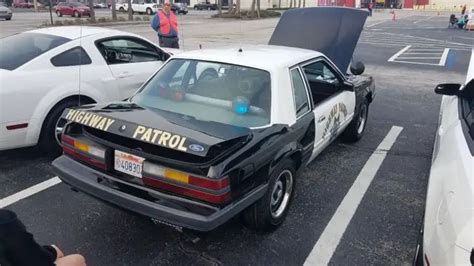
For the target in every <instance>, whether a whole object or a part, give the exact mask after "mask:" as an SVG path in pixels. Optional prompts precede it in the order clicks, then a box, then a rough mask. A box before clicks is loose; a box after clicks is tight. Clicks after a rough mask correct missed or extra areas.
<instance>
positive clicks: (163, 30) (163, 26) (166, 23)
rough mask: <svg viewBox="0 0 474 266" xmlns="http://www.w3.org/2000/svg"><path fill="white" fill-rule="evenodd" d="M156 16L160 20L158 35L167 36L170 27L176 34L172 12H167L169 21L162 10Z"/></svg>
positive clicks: (176, 28)
mask: <svg viewBox="0 0 474 266" xmlns="http://www.w3.org/2000/svg"><path fill="white" fill-rule="evenodd" d="M156 15H157V16H158V18H159V19H160V35H162V36H167V35H169V34H170V31H171V29H170V25H171V27H173V30H174V32H176V34H178V22H176V17H175V16H174V14H173V12H171V11H170V12H169V15H170V16H169V19H168V17H167V16H166V15H165V13H164V12H163V11H162V10H161V11H160V12H158V14H156Z"/></svg>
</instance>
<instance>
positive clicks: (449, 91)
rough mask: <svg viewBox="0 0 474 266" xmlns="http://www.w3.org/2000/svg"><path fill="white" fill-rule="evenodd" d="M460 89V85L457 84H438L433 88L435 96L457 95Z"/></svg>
mask: <svg viewBox="0 0 474 266" xmlns="http://www.w3.org/2000/svg"><path fill="white" fill-rule="evenodd" d="M459 89H461V84H457V83H443V84H439V85H438V86H436V88H435V93H436V94H441V95H450V96H454V95H459V93H460V90H459Z"/></svg>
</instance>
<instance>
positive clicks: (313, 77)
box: [303, 61, 340, 104]
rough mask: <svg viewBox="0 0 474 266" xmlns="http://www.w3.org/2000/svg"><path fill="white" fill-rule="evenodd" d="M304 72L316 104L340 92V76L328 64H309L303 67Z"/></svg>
mask: <svg viewBox="0 0 474 266" xmlns="http://www.w3.org/2000/svg"><path fill="white" fill-rule="evenodd" d="M303 72H304V75H305V77H306V80H307V82H308V85H309V87H310V89H311V95H312V97H313V102H314V103H315V104H318V103H320V102H322V101H324V100H326V99H327V98H329V97H331V96H333V95H335V94H337V93H339V92H340V86H339V80H338V75H337V74H336V71H335V70H334V69H332V67H330V66H329V65H328V64H327V63H325V62H323V61H318V62H314V63H311V64H308V65H306V66H304V67H303Z"/></svg>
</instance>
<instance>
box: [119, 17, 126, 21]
mask: <svg viewBox="0 0 474 266" xmlns="http://www.w3.org/2000/svg"><path fill="white" fill-rule="evenodd" d="M117 20H118V21H127V19H126V18H125V17H118V18H117Z"/></svg>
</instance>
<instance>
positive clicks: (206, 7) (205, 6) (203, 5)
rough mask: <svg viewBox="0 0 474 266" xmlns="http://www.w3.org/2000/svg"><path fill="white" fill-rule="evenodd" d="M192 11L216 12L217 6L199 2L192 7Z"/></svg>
mask: <svg viewBox="0 0 474 266" xmlns="http://www.w3.org/2000/svg"><path fill="white" fill-rule="evenodd" d="M194 10H217V4H211V3H209V2H201V3H198V4H195V5H194Z"/></svg>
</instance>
